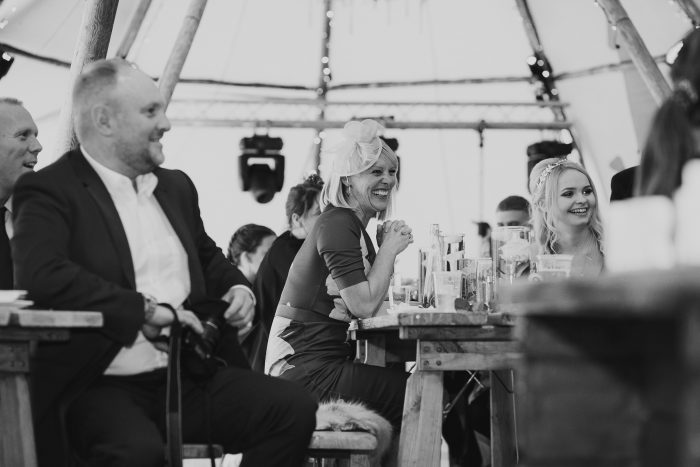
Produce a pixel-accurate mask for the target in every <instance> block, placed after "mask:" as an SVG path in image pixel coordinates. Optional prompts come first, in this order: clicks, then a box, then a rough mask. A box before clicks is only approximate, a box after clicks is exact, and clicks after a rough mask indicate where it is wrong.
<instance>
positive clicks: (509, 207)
mask: <svg viewBox="0 0 700 467" xmlns="http://www.w3.org/2000/svg"><path fill="white" fill-rule="evenodd" d="M496 225H497V226H498V227H503V226H518V225H530V203H529V202H528V200H526V199H525V198H523V197H522V196H517V195H513V196H508V197H506V198H504V199H503V200H502V201H501V202H500V203H498V206H496Z"/></svg>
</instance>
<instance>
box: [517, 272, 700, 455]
mask: <svg viewBox="0 0 700 467" xmlns="http://www.w3.org/2000/svg"><path fill="white" fill-rule="evenodd" d="M509 295H510V300H511V301H512V302H513V303H515V304H517V306H518V307H519V308H520V309H521V313H522V314H523V315H524V317H523V318H522V319H521V320H520V321H519V324H518V333H519V334H520V339H521V341H522V345H523V355H524V357H523V370H522V371H520V372H519V375H520V378H521V379H522V381H521V383H522V386H519V388H522V389H523V390H524V391H525V392H526V394H527V397H524V398H522V399H520V400H519V402H522V403H521V404H519V407H518V417H519V423H518V426H524V427H525V429H524V430H522V431H523V432H522V434H521V436H520V442H521V445H522V456H521V457H522V459H521V460H522V462H523V463H524V464H526V465H527V466H528V467H530V466H532V467H544V466H553V465H556V466H559V467H580V466H583V465H585V466H590V467H612V466H615V467H647V466H648V467H655V466H673V467H690V466H698V465H700V268H692V269H676V270H672V271H648V272H639V273H635V274H620V275H608V276H603V277H601V278H600V279H598V280H587V281H585V280H572V281H566V282H557V283H540V284H536V285H532V284H531V285H523V286H520V287H515V288H514V289H512V290H511V291H510V294H509ZM521 423H522V425H521Z"/></svg>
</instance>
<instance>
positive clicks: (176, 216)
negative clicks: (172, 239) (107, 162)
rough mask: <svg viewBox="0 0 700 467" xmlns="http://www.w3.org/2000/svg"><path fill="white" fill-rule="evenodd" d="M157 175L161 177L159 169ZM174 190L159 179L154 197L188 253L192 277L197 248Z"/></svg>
mask: <svg viewBox="0 0 700 467" xmlns="http://www.w3.org/2000/svg"><path fill="white" fill-rule="evenodd" d="M155 175H156V176H158V175H159V174H158V170H157V169H156V172H155ZM173 189H176V187H171V186H167V183H166V182H164V180H163V178H162V177H158V185H157V186H156V189H155V191H154V192H153V195H154V196H155V197H156V199H157V200H158V204H160V207H161V209H163V212H164V213H165V217H167V218H168V220H169V221H170V225H171V226H172V227H173V230H174V231H175V233H176V234H177V236H178V238H179V239H180V243H181V244H182V247H183V248H184V249H185V253H187V263H188V265H189V268H190V275H192V264H193V261H194V260H196V259H197V257H198V256H197V248H195V244H194V239H193V238H192V233H191V231H190V229H189V228H188V224H187V221H186V220H185V218H184V216H183V211H182V206H178V204H177V200H176V199H175V198H174V197H173V193H171V190H173ZM191 279H192V278H191Z"/></svg>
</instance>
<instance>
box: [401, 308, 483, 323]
mask: <svg viewBox="0 0 700 467" xmlns="http://www.w3.org/2000/svg"><path fill="white" fill-rule="evenodd" d="M397 316H398V321H399V325H400V326H448V325H460V326H482V325H484V324H486V321H487V319H488V314H487V313H475V312H464V313H461V312H457V313H440V312H436V311H432V312H431V311H427V312H423V313H399V314H398V315H397Z"/></svg>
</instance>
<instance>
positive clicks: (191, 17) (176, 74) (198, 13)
mask: <svg viewBox="0 0 700 467" xmlns="http://www.w3.org/2000/svg"><path fill="white" fill-rule="evenodd" d="M206 6H207V0H192V2H191V3H190V7H189V9H188V10H187V14H186V15H185V19H184V20H183V22H182V27H181V28H180V33H179V34H178V36H177V40H176V41H175V45H174V46H173V50H172V52H170V57H168V63H166V64H165V69H164V70H163V75H162V76H161V77H160V82H159V86H160V92H161V93H162V94H163V98H164V99H165V105H166V106H167V105H168V104H169V103H170V98H171V97H172V96H173V91H175V85H176V84H177V82H178V80H179V79H180V72H181V71H182V67H183V66H184V65H185V60H186V59H187V54H188V53H189V52H190V47H192V41H194V35H195V34H196V33H197V28H198V27H199V22H200V20H201V19H202V14H203V13H204V8H205V7H206Z"/></svg>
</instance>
